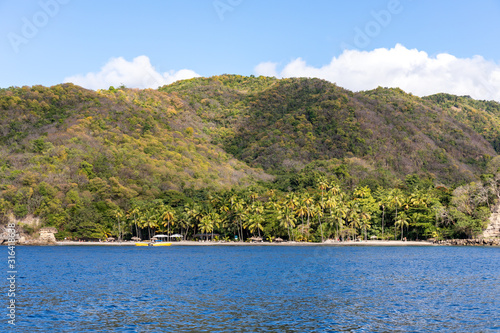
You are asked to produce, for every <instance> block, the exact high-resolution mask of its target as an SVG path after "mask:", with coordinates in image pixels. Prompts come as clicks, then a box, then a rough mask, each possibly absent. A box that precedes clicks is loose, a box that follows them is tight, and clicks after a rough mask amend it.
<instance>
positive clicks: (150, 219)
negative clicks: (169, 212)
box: [139, 208, 158, 239]
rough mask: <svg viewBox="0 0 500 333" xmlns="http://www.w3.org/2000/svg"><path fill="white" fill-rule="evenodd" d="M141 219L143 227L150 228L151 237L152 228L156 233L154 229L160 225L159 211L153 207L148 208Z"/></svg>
mask: <svg viewBox="0 0 500 333" xmlns="http://www.w3.org/2000/svg"><path fill="white" fill-rule="evenodd" d="M139 221H140V222H141V227H142V228H148V233H149V239H151V238H152V237H151V230H153V234H154V229H155V228H157V227H158V215H157V212H156V211H154V210H153V209H152V208H149V209H146V210H144V211H143V215H142V216H141V217H140V218H139Z"/></svg>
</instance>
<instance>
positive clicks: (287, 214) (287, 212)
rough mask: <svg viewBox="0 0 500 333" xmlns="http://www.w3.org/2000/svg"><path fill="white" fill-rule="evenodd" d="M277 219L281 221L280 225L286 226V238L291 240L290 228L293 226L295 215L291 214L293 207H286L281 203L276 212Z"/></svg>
mask: <svg viewBox="0 0 500 333" xmlns="http://www.w3.org/2000/svg"><path fill="white" fill-rule="evenodd" d="M278 219H279V220H280V221H281V225H282V226H284V227H285V228H287V231H288V240H292V238H291V236H290V228H293V227H295V221H296V220H295V216H294V214H293V209H291V208H290V207H288V206H287V205H286V204H283V205H281V209H280V210H279V212H278Z"/></svg>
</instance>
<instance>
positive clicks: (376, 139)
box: [160, 76, 500, 184]
mask: <svg viewBox="0 0 500 333" xmlns="http://www.w3.org/2000/svg"><path fill="white" fill-rule="evenodd" d="M160 91H164V92H169V93H173V92H176V93H177V94H179V96H180V97H181V98H182V99H183V100H187V101H188V103H189V105H190V107H191V108H192V109H193V111H194V112H196V114H198V115H199V116H200V117H201V118H202V119H203V120H204V121H206V122H207V124H208V126H207V128H209V130H210V131H211V136H212V138H213V140H215V141H216V142H220V143H222V144H223V146H224V148H225V150H226V151H227V152H229V153H231V154H233V156H235V157H237V158H238V159H240V160H242V161H244V162H246V163H247V164H248V165H250V166H254V167H262V168H263V169H264V170H266V171H268V172H270V173H276V172H287V171H294V170H300V169H302V168H303V167H304V166H305V165H307V164H308V163H311V162H314V161H329V164H331V166H332V167H339V166H341V165H344V166H346V167H347V168H348V169H352V170H353V172H356V170H358V171H359V170H360V169H362V170H363V172H362V173H363V174H365V176H366V173H370V174H371V175H373V177H374V178H376V179H379V180H380V179H381V178H385V177H392V176H395V177H404V176H405V175H407V174H412V173H417V174H420V175H424V176H427V177H430V178H433V179H436V180H437V181H438V182H444V183H446V184H453V183H457V182H462V181H470V180H473V179H475V178H476V177H477V175H478V174H480V173H481V172H482V168H483V167H484V166H485V164H486V162H487V161H488V159H490V158H491V157H493V156H495V155H496V152H495V150H494V149H493V147H492V143H493V142H494V140H495V139H496V138H497V137H496V136H495V135H496V134H495V133H496V131H499V129H498V128H500V127H498V126H497V127H495V126H491V127H490V128H488V129H485V128H484V126H482V125H483V124H481V123H477V124H476V123H474V120H468V119H465V118H464V119H461V118H459V117H457V116H456V115H454V114H453V113H451V112H448V110H446V109H443V108H442V107H441V104H439V103H437V102H432V103H431V102H430V101H432V100H431V99H421V98H418V97H415V96H412V95H409V94H406V93H404V92H403V91H402V90H400V89H383V88H378V89H375V90H372V91H366V92H360V93H353V92H350V91H348V90H345V89H343V88H340V87H338V86H336V85H335V84H331V83H329V82H326V81H323V80H319V79H283V80H277V79H271V78H265V77H259V78H248V77H240V76H219V77H212V78H208V79H207V78H201V79H192V80H187V81H182V82H179V83H176V84H173V85H170V86H166V87H163V88H161V89H160ZM490 104H491V105H496V107H497V108H498V107H499V105H498V103H494V102H491V103H490ZM490 119H496V121H498V119H500V114H499V113H496V114H491V115H490ZM466 120H467V121H466ZM483 135H484V136H483ZM485 137H487V138H488V139H492V140H491V141H490V142H488V141H487V140H486V139H485ZM493 137H494V138H493ZM388 174H390V176H388ZM375 182H376V181H375Z"/></svg>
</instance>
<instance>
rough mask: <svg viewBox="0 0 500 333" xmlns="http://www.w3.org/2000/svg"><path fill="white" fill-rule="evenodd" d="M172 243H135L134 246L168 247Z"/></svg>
mask: <svg viewBox="0 0 500 333" xmlns="http://www.w3.org/2000/svg"><path fill="white" fill-rule="evenodd" d="M170 245H172V243H163V242H159V243H135V246H170Z"/></svg>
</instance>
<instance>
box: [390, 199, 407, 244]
mask: <svg viewBox="0 0 500 333" xmlns="http://www.w3.org/2000/svg"><path fill="white" fill-rule="evenodd" d="M388 199H389V204H390V205H391V207H394V208H395V209H396V221H397V220H398V208H399V207H401V205H402V203H403V192H401V190H400V189H393V190H392V191H391V192H390V193H389V197H388ZM394 239H396V225H395V224H394Z"/></svg>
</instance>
